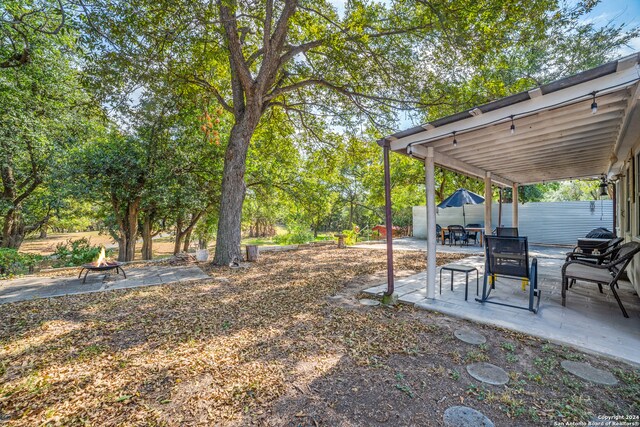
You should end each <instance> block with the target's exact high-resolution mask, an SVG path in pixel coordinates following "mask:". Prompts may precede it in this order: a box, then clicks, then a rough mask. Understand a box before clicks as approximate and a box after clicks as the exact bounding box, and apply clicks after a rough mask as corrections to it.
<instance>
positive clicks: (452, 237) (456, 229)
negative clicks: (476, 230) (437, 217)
mask: <svg viewBox="0 0 640 427" xmlns="http://www.w3.org/2000/svg"><path fill="white" fill-rule="evenodd" d="M448 228H449V246H451V243H452V242H453V245H454V246H455V245H456V243H457V242H461V244H462V243H464V244H467V245H468V244H469V234H468V233H467V232H466V231H465V230H464V227H463V226H461V225H450V226H449V227H448Z"/></svg>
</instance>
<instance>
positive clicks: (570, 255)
mask: <svg viewBox="0 0 640 427" xmlns="http://www.w3.org/2000/svg"><path fill="white" fill-rule="evenodd" d="M622 242H624V239H623V238H622V237H616V238H615V239H611V240H609V241H608V242H607V244H606V245H604V246H603V247H602V248H601V249H600V250H599V252H600V253H598V254H594V253H593V252H592V253H585V252H583V251H582V249H581V248H580V247H579V246H576V247H575V248H573V251H571V252H567V259H566V260H567V261H576V260H582V261H586V262H591V263H593V264H602V263H607V262H609V261H610V260H611V258H613V257H614V256H615V255H616V254H617V249H618V247H619V246H620V244H621V243H622Z"/></svg>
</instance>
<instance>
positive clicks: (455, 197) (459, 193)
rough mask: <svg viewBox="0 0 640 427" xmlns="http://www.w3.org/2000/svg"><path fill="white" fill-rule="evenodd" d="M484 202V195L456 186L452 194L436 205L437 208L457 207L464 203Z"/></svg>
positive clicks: (475, 203)
mask: <svg viewBox="0 0 640 427" xmlns="http://www.w3.org/2000/svg"><path fill="white" fill-rule="evenodd" d="M483 202H484V197H482V196H481V195H479V194H476V193H474V192H473V191H469V190H467V189H466V188H458V189H457V190H456V191H455V192H454V193H453V194H452V195H450V196H449V197H447V198H446V199H444V200H443V201H442V203H440V204H439V205H438V207H439V208H459V207H460V206H463V207H464V205H479V204H480V203H483Z"/></svg>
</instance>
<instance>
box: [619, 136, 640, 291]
mask: <svg viewBox="0 0 640 427" xmlns="http://www.w3.org/2000/svg"><path fill="white" fill-rule="evenodd" d="M639 169H640V138H639V141H638V142H637V143H636V145H635V146H634V148H633V149H632V151H631V153H630V155H629V156H628V157H627V159H626V160H625V165H624V168H623V173H622V175H621V176H620V177H619V179H618V182H617V183H616V192H617V200H618V206H617V209H616V211H617V218H618V224H617V227H616V229H617V232H618V236H621V237H624V239H625V241H626V242H631V241H638V242H640V191H639V189H640V172H639ZM638 258H639V257H638V256H636V257H635V258H634V260H633V261H632V262H631V264H629V267H627V274H628V276H629V279H630V280H631V283H632V284H633V286H634V287H635V289H636V291H637V292H638V293H639V294H640V260H639V259H638ZM623 302H624V301H623Z"/></svg>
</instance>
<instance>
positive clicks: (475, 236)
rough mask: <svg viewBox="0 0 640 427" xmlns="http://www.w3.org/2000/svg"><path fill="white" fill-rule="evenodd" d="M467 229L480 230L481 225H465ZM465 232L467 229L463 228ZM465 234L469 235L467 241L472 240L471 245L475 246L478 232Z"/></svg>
mask: <svg viewBox="0 0 640 427" xmlns="http://www.w3.org/2000/svg"><path fill="white" fill-rule="evenodd" d="M466 227H467V228H482V225H480V224H467V225H466ZM465 231H467V229H466V228H465ZM467 234H468V235H469V240H473V244H474V245H476V244H477V243H478V232H477V231H471V232H470V231H467Z"/></svg>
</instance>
